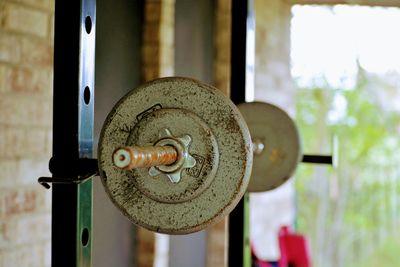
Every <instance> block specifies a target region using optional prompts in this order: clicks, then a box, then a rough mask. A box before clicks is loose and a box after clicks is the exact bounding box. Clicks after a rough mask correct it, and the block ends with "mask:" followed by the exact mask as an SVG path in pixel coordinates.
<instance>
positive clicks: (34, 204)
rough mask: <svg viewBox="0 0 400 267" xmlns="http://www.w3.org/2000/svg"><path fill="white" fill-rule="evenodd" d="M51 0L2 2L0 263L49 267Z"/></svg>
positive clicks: (2, 264)
mask: <svg viewBox="0 0 400 267" xmlns="http://www.w3.org/2000/svg"><path fill="white" fill-rule="evenodd" d="M53 5H54V3H53V1H52V0H42V1H35V0H14V1H9V0H2V1H1V2H0V266H4V267H5V266H7V267H12V266H18V267H19V266H50V257H51V256H50V234H51V192H50V191H46V190H45V189H43V188H42V187H41V186H40V185H38V183H37V182H36V179H37V177H39V176H42V175H48V167H47V166H48V160H49V158H50V156H51V147H52V140H51V138H52V133H51V127H52V78H53V77H52V64H53V14H54V12H53V10H54V7H53Z"/></svg>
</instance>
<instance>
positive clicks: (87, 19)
mask: <svg viewBox="0 0 400 267" xmlns="http://www.w3.org/2000/svg"><path fill="white" fill-rule="evenodd" d="M95 25H96V1H95V0H80V1H70V0H56V1H55V30H54V31H55V34H54V102H53V104H54V108H53V110H54V113H53V158H52V160H51V164H50V165H51V166H50V167H51V171H52V174H53V179H60V178H67V179H74V178H77V176H78V175H81V174H79V173H78V172H79V171H77V168H78V167H77V164H76V162H77V161H78V160H79V159H82V158H91V157H92V150H93V107H94V58H95ZM52 190H53V192H52V193H53V202H52V205H53V207H52V266H53V267H60V266H69V267H72V266H80V267H86V266H91V265H92V264H91V262H92V261H91V248H92V182H91V180H89V181H87V182H85V183H82V184H80V185H76V184H61V185H60V184H53V189H52Z"/></svg>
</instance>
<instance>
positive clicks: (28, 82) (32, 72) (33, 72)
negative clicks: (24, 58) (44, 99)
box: [8, 67, 53, 94]
mask: <svg viewBox="0 0 400 267" xmlns="http://www.w3.org/2000/svg"><path fill="white" fill-rule="evenodd" d="M8 82H9V84H8V86H9V88H10V90H11V91H14V92H33V93H47V94H49V93H50V92H51V89H52V85H53V72H52V70H51V69H50V68H49V69H43V68H32V69H31V68H17V67H15V68H12V69H11V71H10V72H9V76H8Z"/></svg>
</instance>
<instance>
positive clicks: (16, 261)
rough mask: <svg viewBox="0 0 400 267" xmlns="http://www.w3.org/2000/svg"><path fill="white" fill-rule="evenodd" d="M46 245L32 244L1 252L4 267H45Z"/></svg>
mask: <svg viewBox="0 0 400 267" xmlns="http://www.w3.org/2000/svg"><path fill="white" fill-rule="evenodd" d="M45 249H46V247H45V245H42V244H31V245H26V246H21V247H17V248H9V249H7V250H4V251H2V252H1V254H0V256H1V258H2V260H3V266H6V267H8V266H26V267H28V266H29V267H43V263H44V258H43V255H44V250H45Z"/></svg>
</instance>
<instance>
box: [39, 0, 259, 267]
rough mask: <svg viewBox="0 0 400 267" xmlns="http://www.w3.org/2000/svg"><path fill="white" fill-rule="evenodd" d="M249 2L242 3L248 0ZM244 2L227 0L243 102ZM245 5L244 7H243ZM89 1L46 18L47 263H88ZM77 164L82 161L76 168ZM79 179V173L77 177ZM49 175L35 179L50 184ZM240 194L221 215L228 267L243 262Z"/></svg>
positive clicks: (65, 5)
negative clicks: (50, 67) (49, 136)
mask: <svg viewBox="0 0 400 267" xmlns="http://www.w3.org/2000/svg"><path fill="white" fill-rule="evenodd" d="M251 2H252V1H251V0H250V3H251ZM248 7H249V1H248V0H245V1H242V0H232V36H231V44H232V47H231V83H230V84H231V99H232V100H233V102H234V103H235V104H238V103H241V102H244V101H245V92H246V36H247V30H248V28H247V27H248V26H247V22H248V19H254V18H252V17H248V14H249V12H248ZM250 8H252V5H251V6H250ZM95 32H96V0H80V1H68V0H56V1H55V22H54V89H53V93H54V95H53V153H52V154H53V156H52V159H51V161H50V169H51V172H52V178H51V180H52V183H53V189H52V226H51V230H52V240H51V241H52V243H51V244H52V245H51V254H52V259H51V265H52V266H53V267H59V266H70V267H74V266H76V267H78V266H79V267H90V266H92V258H91V257H92V207H93V203H92V181H91V179H87V177H89V176H87V175H88V174H91V172H93V170H92V169H94V168H95V167H96V165H95V164H93V160H92V161H90V160H87V159H90V158H92V156H93V123H94V92H95V87H94V77H95V76H94V75H95V65H94V63H95V62H94V60H95ZM82 164H83V166H82ZM82 177H83V178H82ZM51 180H50V179H46V178H44V179H42V181H43V184H44V185H45V183H44V182H50V181H51ZM248 218H249V216H248V194H247V193H246V195H245V196H244V198H243V199H242V200H241V201H240V202H239V204H238V205H237V207H236V208H235V209H234V210H233V212H232V213H231V214H230V216H229V228H228V229H229V230H228V232H229V248H228V266H239V267H240V266H243V267H247V266H250V265H251V260H250V248H249V232H248V227H249V225H248V223H249V222H248Z"/></svg>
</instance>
